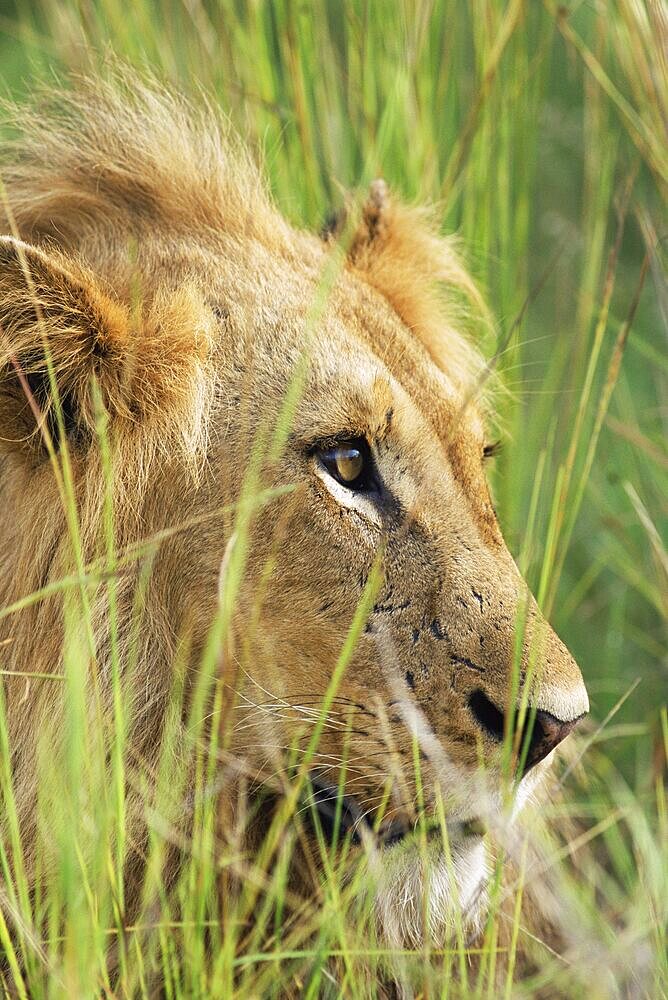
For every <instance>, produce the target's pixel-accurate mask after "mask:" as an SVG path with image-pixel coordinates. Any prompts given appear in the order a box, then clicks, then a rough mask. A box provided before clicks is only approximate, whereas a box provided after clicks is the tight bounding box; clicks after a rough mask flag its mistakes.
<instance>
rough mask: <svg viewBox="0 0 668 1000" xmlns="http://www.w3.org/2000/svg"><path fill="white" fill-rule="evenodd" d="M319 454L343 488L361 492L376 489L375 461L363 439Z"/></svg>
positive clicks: (322, 450)
mask: <svg viewBox="0 0 668 1000" xmlns="http://www.w3.org/2000/svg"><path fill="white" fill-rule="evenodd" d="M317 454H318V457H319V459H320V461H321V462H322V464H323V465H324V467H325V469H326V470H327V472H328V473H329V474H330V476H332V477H333V478H334V479H336V481H337V482H338V483H341V485H342V486H347V487H348V489H350V490H358V491H360V492H362V491H363V492H369V491H371V490H374V489H376V486H377V484H376V480H375V476H374V470H373V459H372V458H371V453H370V451H369V445H368V444H367V443H366V441H365V440H364V439H363V438H355V439H354V440H351V441H341V442H340V443H339V444H336V445H333V446H332V447H330V448H322V449H319V450H318V452H317Z"/></svg>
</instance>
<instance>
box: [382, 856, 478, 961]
mask: <svg viewBox="0 0 668 1000" xmlns="http://www.w3.org/2000/svg"><path fill="white" fill-rule="evenodd" d="M451 855H452V857H451V860H450V861H448V860H447V859H446V857H445V855H444V853H443V849H442V845H441V844H440V843H436V842H433V843H431V844H429V845H427V850H426V855H425V853H424V851H421V849H420V846H419V844H418V843H417V842H415V841H410V842H401V843H399V844H396V845H394V846H392V847H388V848H385V849H384V850H382V851H381V853H380V856H379V857H378V858H377V859H376V860H377V862H378V866H377V867H378V871H377V882H376V886H375V891H376V913H377V918H378V923H379V929H380V931H381V933H382V935H383V937H384V938H385V939H386V941H387V942H388V944H389V945H390V946H391V947H400V948H401V947H409V948H411V947H416V948H417V947H420V946H421V945H422V944H423V943H424V941H425V938H427V939H428V940H429V941H431V942H432V943H434V944H442V943H443V942H444V941H445V940H446V939H447V938H448V937H449V935H450V934H451V933H452V932H453V931H454V930H455V928H456V927H457V924H458V922H459V921H460V922H461V926H462V927H463V928H464V930H465V932H470V931H473V930H475V929H476V928H477V927H478V925H479V923H480V921H481V920H482V917H483V915H484V912H485V907H486V890H485V886H486V883H487V879H488V877H489V867H488V864H487V859H486V854H485V846H484V844H483V842H482V840H481V839H480V838H478V837H475V838H468V839H467V840H466V841H463V842H461V843H459V844H453V845H452V846H451ZM374 867H375V866H374ZM425 894H426V897H427V898H426V899H425ZM458 913H459V914H460V916H459V917H458V916H457V914H458Z"/></svg>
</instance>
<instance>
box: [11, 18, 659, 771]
mask: <svg viewBox="0 0 668 1000" xmlns="http://www.w3.org/2000/svg"><path fill="white" fill-rule="evenodd" d="M666 18H667V14H666V7H665V6H664V5H663V4H662V3H660V2H651V0H648V2H646V3H642V2H640V0H602V2H587V3H583V2H573V0H571V2H570V3H567V4H563V5H557V4H556V3H552V2H550V0H545V2H541V0H425V2H417V0H338V2H337V0H313V2H298V0H264V2H262V0H254V2H253V0H162V2H150V0H137V2H136V3H134V4H132V5H130V4H127V3H121V2H120V0H80V2H76V0H59V2H55V0H52V2H48V0H43V2H41V3H35V4H27V3H25V2H21V0H16V2H7V0H1V2H0V89H1V90H2V92H3V93H4V95H6V96H8V97H9V96H11V97H21V95H25V94H28V93H30V92H31V91H32V90H33V88H34V87H35V85H36V83H37V82H38V81H44V80H46V81H50V82H52V83H53V82H55V81H57V80H59V79H61V78H62V75H63V74H64V73H65V72H66V71H68V70H72V69H74V70H75V71H77V72H88V71H89V70H91V69H94V70H95V71H101V72H103V73H104V72H106V71H107V69H108V68H109V66H110V65H111V64H112V63H113V61H114V59H115V58H119V57H120V58H121V59H122V60H126V61H130V62H131V63H134V64H137V65H140V66H149V67H151V68H152V69H154V70H155V71H156V72H157V73H158V75H159V76H161V77H163V78H165V79H166V80H168V81H170V82H172V83H175V84H176V85H178V86H179V87H180V88H182V89H185V90H186V91H187V92H190V93H193V92H197V91H198V90H200V89H203V90H204V91H205V93H207V94H208V95H211V96H213V98H214V99H215V100H216V101H217V102H218V103H219V104H220V105H221V106H222V107H223V108H224V109H226V110H227V111H228V112H229V114H230V115H231V117H232V119H233V121H234V122H235V124H236V125H237V127H238V128H239V129H240V131H241V132H242V133H243V134H244V135H246V136H247V137H248V140H249V141H250V143H251V144H252V145H253V147H254V148H255V149H256V151H257V154H258V156H259V157H261V158H262V159H263V161H264V163H265V166H266V171H267V174H268V177H269V181H270V184H271V186H272V189H273V192H274V195H275V197H276V200H277V201H278V203H279V205H280V206H281V208H282V209H283V210H284V211H285V212H286V214H287V215H288V216H289V217H290V218H291V219H292V220H293V221H295V222H296V223H298V224H303V225H307V226H310V227H316V228H317V227H319V226H320V224H321V223H322V221H323V219H324V218H325V217H326V215H327V214H328V212H329V211H330V210H331V209H332V207H336V205H338V204H339V203H340V201H341V198H342V191H343V189H350V188H352V189H361V188H363V187H364V185H365V184H366V183H368V181H369V180H370V179H371V178H373V177H374V176H377V175H382V176H384V177H385V178H386V180H387V181H388V182H389V184H390V186H391V187H392V189H394V190H395V191H396V192H398V193H400V194H401V195H402V196H403V197H405V198H407V199H409V200H420V201H430V202H438V204H439V205H440V206H441V208H442V218H443V228H444V231H457V232H459V233H460V234H461V237H462V241H463V246H464V247H465V250H466V254H467V257H468V260H469V262H470V264H471V267H472V269H473V271H474V273H475V274H476V276H477V278H478V279H479V281H480V282H481V284H482V287H483V288H484V290H485V292H486V295H487V297H488V299H489V302H490V304H491V306H492V309H493V311H494V314H495V316H496V317H497V320H498V337H497V343H496V344H495V343H493V342H492V341H491V339H490V338H487V341H486V342H485V343H484V345H483V346H484V349H485V351H486V353H487V354H488V355H490V356H491V355H493V354H494V352H495V351H497V350H498V351H499V368H500V371H501V372H502V374H503V376H504V380H505V382H506V384H507V386H508V387H509V389H510V393H509V394H508V395H507V396H504V397H503V398H502V399H501V403H500V410H501V412H500V421H499V425H500V436H501V437H502V438H503V441H504V447H503V450H502V452H501V454H500V456H499V457H498V459H497V460H496V467H495V469H494V471H493V473H492V475H493V478H494V485H495V492H496V496H497V500H498V509H499V515H500V518H501V522H502V525H503V527H504V530H505V532H506V535H507V538H508V540H509V543H510V547H511V550H512V551H513V553H514V554H515V555H516V556H517V557H518V559H519V560H520V562H521V564H522V566H523V568H524V569H525V571H526V573H527V575H528V579H529V581H530V583H531V584H532V586H533V587H534V589H535V590H536V591H537V592H538V596H539V599H540V601H541V603H542V604H543V605H544V606H545V607H546V609H547V610H548V612H549V613H550V614H551V616H552V619H553V621H554V624H555V626H556V627H557V629H558V631H559V632H560V634H561V635H562V638H563V639H564V640H565V641H566V643H567V644H568V645H569V647H570V648H571V650H572V651H573V653H574V654H575V656H576V658H577V659H578V660H579V662H580V664H581V666H582V668H583V672H584V674H585V677H586V679H587V682H588V686H589V688H590V692H591V701H592V710H593V714H594V716H595V718H596V720H598V721H600V720H603V719H604V718H605V717H606V715H607V713H609V712H610V711H611V710H612V709H613V708H614V707H615V706H616V705H617V703H618V702H619V700H620V699H621V698H623V697H624V696H625V695H627V694H628V698H627V699H626V701H625V703H624V704H623V706H622V707H621V709H620V710H619V711H618V712H616V713H615V715H614V718H613V719H612V720H611V721H610V722H609V724H608V725H606V727H605V729H604V730H603V732H602V733H601V735H600V738H601V740H605V741H606V751H607V753H608V754H609V756H610V757H611V758H612V759H613V760H614V761H615V762H616V764H617V765H618V766H620V767H621V768H622V770H624V771H625V772H626V774H627V776H628V777H631V776H632V775H633V774H634V773H635V775H636V777H638V776H639V775H640V774H643V775H648V773H651V768H650V770H649V771H648V765H649V764H650V761H651V757H652V752H653V750H652V748H653V746H654V745H655V741H656V740H657V739H658V732H659V729H658V715H659V708H660V706H661V704H665V702H666V691H667V690H668V670H667V666H666V659H665V652H664V649H665V647H664V646H663V638H664V625H665V610H666V572H667V557H666V552H665V547H664V545H663V544H662V533H663V534H664V536H665V523H666V522H665V517H666V501H667V498H668V489H667V488H666V487H667V478H668V477H667V470H668V455H667V452H666V447H665V433H664V427H665V422H666V417H667V415H668V414H667V413H666V407H665V399H666V397H665V393H664V387H665V382H666V372H667V363H666V354H665V343H666V317H667V315H668V291H667V289H666V284H665V271H664V267H663V264H664V261H665V246H666V227H667V221H668V218H667V216H666V213H665V195H666V191H667V188H668V185H667V181H668V144H667V143H666V122H667V121H668V100H667V94H668V82H667V77H666V62H665V51H666V49H665V42H666V39H667V38H668V35H667V34H666V31H667V27H666ZM662 38H663V42H662ZM622 226H623V233H622V231H621V230H622ZM616 244H618V245H617V247H616ZM638 296H639V300H638V302H637V308H635V299H636V298H637V297H638ZM632 313H635V314H634V315H633V317H632V323H631V324H630V332H629V327H628V322H627V321H628V320H629V318H630V317H631V314H632ZM625 324H627V325H626V326H625ZM627 335H628V337H627ZM620 362H621V364H620V367H619V371H618V373H617V371H616V368H617V365H618V363H620ZM645 780H647V778H644V779H643V780H642V781H641V784H643V783H644V781H645ZM649 780H650V781H651V778H649Z"/></svg>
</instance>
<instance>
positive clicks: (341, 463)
mask: <svg viewBox="0 0 668 1000" xmlns="http://www.w3.org/2000/svg"><path fill="white" fill-rule="evenodd" d="M363 465H364V461H363V459H362V454H361V452H360V451H359V450H358V449H357V448H339V450H338V451H337V453H336V471H337V472H338V474H339V475H340V476H341V479H343V480H344V482H346V483H352V482H353V481H354V480H355V479H357V478H358V477H359V475H360V474H361V472H362V467H363Z"/></svg>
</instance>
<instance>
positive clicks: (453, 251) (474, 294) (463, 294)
mask: <svg viewBox="0 0 668 1000" xmlns="http://www.w3.org/2000/svg"><path fill="white" fill-rule="evenodd" d="M341 231H343V230H341ZM348 259H349V262H350V264H351V266H352V267H353V268H354V269H355V271H357V272H358V273H360V274H361V275H363V277H364V278H365V279H366V281H368V283H369V284H370V285H372V286H373V287H374V288H376V289H377V291H379V292H380V293H381V294H382V295H383V296H384V297H385V298H386V299H387V300H388V301H389V303H390V304H391V305H392V307H393V308H394V310H395V312H396V313H397V314H398V315H399V316H400V317H401V319H402V320H403V322H404V323H405V324H406V326H408V327H409V329H410V330H412V331H413V333H414V334H415V336H416V337H417V338H418V339H420V340H421V341H422V343H423V344H424V346H425V347H426V348H427V350H428V351H429V353H430V354H431V355H432V357H433V359H434V360H435V361H436V362H437V364H439V365H440V366H441V367H443V368H444V369H446V370H447V369H448V368H450V367H451V354H452V352H451V351H450V350H445V349H444V337H443V331H444V328H447V327H448V326H456V327H461V324H462V317H463V316H464V317H465V316H466V314H467V313H468V314H471V315H472V316H473V317H475V318H476V319H480V320H482V322H483V323H484V324H486V323H488V322H489V316H488V313H487V310H486V307H485V305H484V302H483V299H482V297H481V296H480V293H479V291H478V289H477V287H476V284H475V282H474V281H473V279H472V278H471V276H470V275H469V273H468V271H467V270H466V268H465V267H464V266H463V264H462V262H461V260H460V258H459V254H458V253H457V248H456V241H455V240H454V239H453V238H452V237H447V236H442V235H441V234H440V233H439V220H438V216H437V213H436V212H435V211H434V209H429V208H421V207H414V206H408V205H405V204H403V203H402V202H401V201H400V200H398V199H395V198H394V196H393V195H392V193H391V192H390V191H389V189H388V186H387V184H386V183H385V181H383V180H375V181H374V182H373V183H372V184H371V187H370V189H369V193H368V196H367V198H366V201H365V202H364V204H363V206H362V210H361V214H360V218H359V223H358V225H357V229H356V230H355V232H354V234H353V237H352V240H351V242H350V246H349V250H348Z"/></svg>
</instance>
